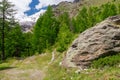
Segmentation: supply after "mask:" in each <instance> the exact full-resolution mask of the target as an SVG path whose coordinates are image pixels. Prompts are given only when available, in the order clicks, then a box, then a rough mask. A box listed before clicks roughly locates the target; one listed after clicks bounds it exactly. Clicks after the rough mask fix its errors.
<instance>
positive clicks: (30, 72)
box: [0, 56, 45, 80]
mask: <svg viewBox="0 0 120 80" xmlns="http://www.w3.org/2000/svg"><path fill="white" fill-rule="evenodd" d="M40 58H41V57H40ZM4 64H9V62H8V63H4ZM39 65H41V64H40V63H38V62H37V61H36V56H32V57H29V58H26V59H24V60H15V61H13V62H12V64H10V65H9V67H5V69H2V70H0V80H43V78H44V77H45V73H44V70H42V68H39Z"/></svg>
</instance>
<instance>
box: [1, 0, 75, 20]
mask: <svg viewBox="0 0 120 80" xmlns="http://www.w3.org/2000/svg"><path fill="white" fill-rule="evenodd" d="M0 1H1V0H0ZM8 1H9V2H12V3H13V4H14V5H15V9H17V13H16V14H15V18H17V19H18V20H20V21H24V20H27V21H32V20H36V19H37V17H39V15H40V14H43V13H44V12H45V11H46V9H47V6H48V5H54V4H55V5H57V4H59V3H60V2H62V1H69V2H72V1H74V0H8ZM35 17H36V19H33V18H35Z"/></svg>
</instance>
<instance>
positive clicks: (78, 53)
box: [62, 15, 120, 68]
mask: <svg viewBox="0 0 120 80" xmlns="http://www.w3.org/2000/svg"><path fill="white" fill-rule="evenodd" d="M119 52H120V15H117V16H113V17H110V18H107V19H106V20H105V21H103V22H101V23H99V24H97V25H96V26H94V27H92V28H90V29H88V30H86V31H84V32H83V33H81V34H80V35H79V37H78V38H77V39H76V40H75V41H74V42H73V43H72V45H71V47H70V48H69V49H68V51H67V54H66V56H65V58H64V60H63V62H62V64H63V66H65V67H81V68H86V67H88V66H89V65H90V64H91V62H92V61H93V60H95V59H98V58H100V57H105V56H109V55H114V54H117V53H119Z"/></svg>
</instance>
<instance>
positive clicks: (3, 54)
mask: <svg viewBox="0 0 120 80" xmlns="http://www.w3.org/2000/svg"><path fill="white" fill-rule="evenodd" d="M4 28H5V10H4V9H3V20H2V40H1V42H2V43H1V45H2V55H1V58H2V60H5V45H4V43H5V32H4Z"/></svg>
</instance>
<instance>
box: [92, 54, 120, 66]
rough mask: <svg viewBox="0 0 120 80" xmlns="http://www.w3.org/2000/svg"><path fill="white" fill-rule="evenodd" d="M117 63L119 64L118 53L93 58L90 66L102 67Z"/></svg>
mask: <svg viewBox="0 0 120 80" xmlns="http://www.w3.org/2000/svg"><path fill="white" fill-rule="evenodd" d="M119 64H120V54H117V55H112V56H107V57H104V58H100V59H98V60H95V61H93V63H92V65H91V66H92V67H93V68H104V67H109V66H116V65H119Z"/></svg>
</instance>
